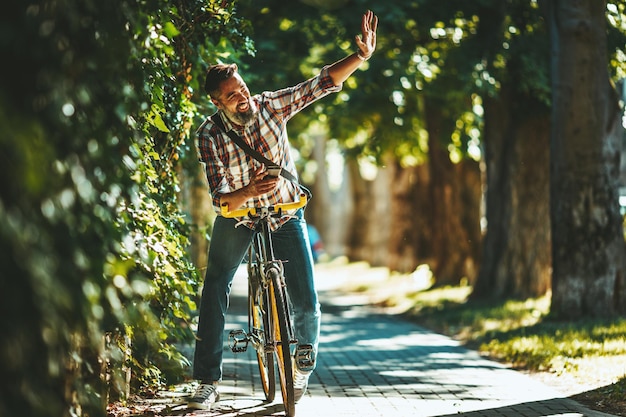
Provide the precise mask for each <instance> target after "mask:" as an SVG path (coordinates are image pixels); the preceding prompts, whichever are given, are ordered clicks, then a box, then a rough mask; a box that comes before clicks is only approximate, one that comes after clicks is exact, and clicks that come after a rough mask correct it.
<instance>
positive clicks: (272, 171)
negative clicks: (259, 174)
mask: <svg viewBox="0 0 626 417" xmlns="http://www.w3.org/2000/svg"><path fill="white" fill-rule="evenodd" d="M280 171H282V168H281V167H267V176H268V177H269V178H276V177H278V176H279V175H280Z"/></svg>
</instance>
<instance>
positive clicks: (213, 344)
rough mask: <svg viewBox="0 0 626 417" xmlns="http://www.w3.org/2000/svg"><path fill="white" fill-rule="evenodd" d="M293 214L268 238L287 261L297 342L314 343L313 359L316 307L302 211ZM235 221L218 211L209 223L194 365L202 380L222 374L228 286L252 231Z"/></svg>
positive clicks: (317, 331)
mask: <svg viewBox="0 0 626 417" xmlns="http://www.w3.org/2000/svg"><path fill="white" fill-rule="evenodd" d="M296 216H297V217H296V218H293V219H290V220H289V221H288V222H287V223H285V224H284V225H283V226H282V227H281V228H280V229H278V230H276V231H275V232H273V233H272V242H273V245H274V254H275V256H276V259H280V260H283V261H287V262H284V264H283V265H284V269H285V280H286V282H287V291H288V293H289V297H290V298H291V301H292V305H293V310H292V313H293V318H294V330H295V336H296V338H297V340H298V344H299V345H302V344H311V345H313V359H315V354H316V352H317V346H318V343H319V334H320V318H321V312H320V305H319V301H318V298H317V291H316V289H315V282H314V277H313V256H312V254H311V247H310V245H309V235H308V232H307V228H306V221H305V220H304V213H303V211H302V210H298V211H297V213H296ZM235 223H236V221H235V220H234V219H226V218H224V217H221V216H218V217H217V218H216V219H215V223H214V226H213V233H212V238H211V244H210V248H209V258H208V264H207V271H206V276H205V279H204V288H203V290H202V298H201V300H200V316H199V318H198V331H197V335H196V350H195V354H194V365H193V378H194V379H197V380H201V381H204V382H215V381H221V379H222V354H223V350H224V324H225V319H226V310H227V309H228V298H229V295H230V289H231V285H232V281H233V277H234V275H235V272H236V271H237V268H238V267H239V265H240V264H241V261H242V260H243V257H244V255H245V254H246V250H247V248H248V245H249V244H250V242H251V241H252V238H253V237H254V234H255V233H257V232H255V231H253V230H251V229H249V228H247V227H245V226H239V227H237V228H235Z"/></svg>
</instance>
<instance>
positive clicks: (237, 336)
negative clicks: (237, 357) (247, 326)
mask: <svg viewBox="0 0 626 417" xmlns="http://www.w3.org/2000/svg"><path fill="white" fill-rule="evenodd" d="M249 342H250V338H249V337H248V334H247V333H246V332H245V331H244V330H243V329H239V330H231V331H230V333H229V334H228V346H229V347H230V350H232V351H233V352H234V353H242V352H245V351H246V350H247V349H248V343H249Z"/></svg>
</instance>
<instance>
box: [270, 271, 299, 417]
mask: <svg viewBox="0 0 626 417" xmlns="http://www.w3.org/2000/svg"><path fill="white" fill-rule="evenodd" d="M269 274H270V278H271V284H270V286H269V291H270V297H271V300H272V302H271V307H272V308H271V311H272V327H273V330H274V341H275V342H276V351H275V353H276V361H277V365H278V376H279V379H280V389H281V392H282V395H283V404H284V405H285V415H286V416H287V417H294V416H295V415H296V403H295V397H294V392H293V363H292V362H291V353H290V344H291V332H290V330H291V329H290V327H289V323H290V321H289V317H288V311H289V310H288V305H287V297H286V293H285V292H284V291H283V287H282V283H281V281H282V279H281V278H282V277H281V275H280V273H279V272H278V271H277V270H276V269H271V270H270V271H269Z"/></svg>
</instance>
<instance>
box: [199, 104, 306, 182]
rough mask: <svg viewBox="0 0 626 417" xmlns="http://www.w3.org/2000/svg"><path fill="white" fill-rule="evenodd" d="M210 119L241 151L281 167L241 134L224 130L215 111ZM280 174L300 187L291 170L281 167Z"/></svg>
mask: <svg viewBox="0 0 626 417" xmlns="http://www.w3.org/2000/svg"><path fill="white" fill-rule="evenodd" d="M211 120H213V123H215V124H216V125H217V126H218V127H219V128H220V129H222V131H223V132H224V133H226V134H227V135H228V136H229V137H230V138H231V139H232V141H233V142H235V144H237V146H239V147H240V148H241V149H243V151H244V152H245V153H247V154H248V155H250V156H251V157H253V158H254V159H256V160H257V161H259V162H261V163H262V164H263V165H265V166H266V167H277V168H282V167H280V166H279V165H277V164H276V163H274V162H272V161H270V160H269V159H267V158H266V157H264V156H263V155H262V154H261V153H260V152H258V151H257V150H255V149H253V148H252V147H251V146H250V145H248V144H247V143H246V141H245V140H243V139H242V138H241V136H239V135H238V134H237V133H235V132H234V131H232V130H229V131H226V127H225V126H224V122H223V121H222V118H221V117H220V116H219V115H218V114H217V113H215V114H214V115H213V116H211ZM280 175H281V176H282V177H284V178H286V179H288V180H289V181H292V182H293V183H295V184H296V185H299V186H301V187H302V185H300V184H299V183H298V180H297V179H296V177H294V176H293V175H292V174H291V172H289V171H287V170H286V169H281V170H280Z"/></svg>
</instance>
